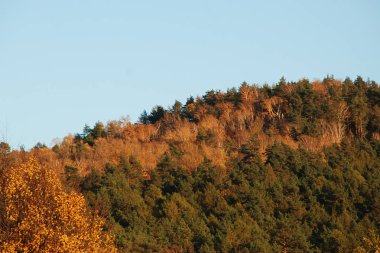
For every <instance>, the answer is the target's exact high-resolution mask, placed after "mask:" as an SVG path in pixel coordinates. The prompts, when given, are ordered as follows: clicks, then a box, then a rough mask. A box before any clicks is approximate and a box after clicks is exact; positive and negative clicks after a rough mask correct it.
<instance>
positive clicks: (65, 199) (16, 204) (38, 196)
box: [0, 158, 116, 252]
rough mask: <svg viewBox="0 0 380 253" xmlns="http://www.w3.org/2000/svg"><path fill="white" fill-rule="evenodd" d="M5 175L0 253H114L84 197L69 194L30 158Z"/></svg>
mask: <svg viewBox="0 0 380 253" xmlns="http://www.w3.org/2000/svg"><path fill="white" fill-rule="evenodd" d="M4 175H5V178H4V180H3V184H2V191H3V196H4V203H5V216H6V217H5V221H4V222H3V223H2V224H1V225H2V228H1V230H2V232H1V234H0V239H1V241H0V249H1V251H2V252H106V251H107V252H116V249H115V248H114V246H113V244H112V238H111V237H110V236H108V235H105V234H103V233H102V226H103V221H102V220H101V219H100V218H98V217H97V216H93V217H91V216H89V213H88V212H87V209H86V204H85V200H84V198H83V196H81V195H80V194H78V193H75V192H71V193H67V192H65V191H64V189H63V187H62V184H61V182H60V181H59V179H58V176H57V175H56V174H55V173H54V172H53V171H52V170H50V169H47V168H44V167H42V166H40V165H39V164H38V162H37V160H36V159H34V158H31V159H29V160H28V161H27V162H26V163H23V164H21V165H18V166H15V167H12V168H9V169H6V171H5V173H4Z"/></svg>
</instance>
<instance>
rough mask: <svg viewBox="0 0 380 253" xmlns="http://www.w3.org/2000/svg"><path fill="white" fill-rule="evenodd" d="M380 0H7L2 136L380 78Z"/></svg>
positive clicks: (0, 45)
mask: <svg viewBox="0 0 380 253" xmlns="http://www.w3.org/2000/svg"><path fill="white" fill-rule="evenodd" d="M379 62H380V1H378V0H371V1H370V0H360V1H359V0H356V1H351V0H344V1H343V0H319V1H312V0H302V1H301V0H299V1H297V0H278V1H222V0H215V1H211V0H210V1H207V0H199V1H194V0H193V1H178V0H176V1H164V0H161V1H126V0H124V1H113V0H107V1H105V0H103V1H95V0H91V1H90V0H64V1H51V0H46V1H39V0H34V1H6V0H0V88H1V90H0V135H1V136H0V137H1V139H2V140H7V141H8V142H9V143H10V144H11V145H12V147H14V148H17V147H19V145H22V144H23V145H25V146H26V148H30V147H32V146H33V145H34V144H35V143H36V142H38V141H41V142H44V143H46V144H47V145H50V144H51V140H52V139H53V138H56V137H59V138H62V137H64V136H65V135H67V134H68V133H76V132H81V131H82V129H83V126H84V125H85V124H86V123H87V124H89V125H91V126H92V125H93V124H94V123H95V122H96V121H98V120H100V121H103V122H106V121H108V120H112V119H118V118H119V117H121V116H125V115H130V117H131V119H132V121H135V120H137V118H138V116H139V115H140V113H141V112H142V111H143V110H144V109H147V111H150V109H151V108H152V107H153V106H154V105H156V104H160V105H163V106H169V105H171V104H173V102H174V100H175V99H178V100H180V101H182V102H184V101H185V99H186V98H187V97H189V96H190V95H194V96H196V95H203V93H204V92H205V91H207V90H209V89H221V90H226V89H227V88H229V87H233V86H238V85H239V84H240V83H241V82H243V81H247V82H249V83H259V84H263V83H265V82H267V83H269V84H271V83H274V82H277V81H278V80H279V79H280V77H281V76H285V78H286V79H287V80H298V79H300V78H303V77H307V78H309V79H310V80H313V79H322V78H323V77H325V76H326V75H327V74H333V75H334V76H335V77H336V78H341V79H344V78H345V77H346V76H349V77H351V78H355V77H356V76H357V75H361V76H363V77H364V78H365V79H367V78H370V79H371V80H375V81H377V82H379V81H380V64H379Z"/></svg>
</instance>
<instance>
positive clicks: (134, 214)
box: [0, 76, 380, 252]
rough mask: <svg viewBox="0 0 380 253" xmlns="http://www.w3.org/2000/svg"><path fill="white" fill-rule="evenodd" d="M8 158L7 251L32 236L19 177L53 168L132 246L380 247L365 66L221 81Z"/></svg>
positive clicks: (372, 115) (377, 109) (374, 120)
mask: <svg viewBox="0 0 380 253" xmlns="http://www.w3.org/2000/svg"><path fill="white" fill-rule="evenodd" d="M0 156H1V157H0V161H1V167H0V168H1V170H0V172H1V182H2V185H1V188H2V194H1V196H0V197H1V198H0V216H1V219H0V225H1V226H2V231H3V232H2V233H1V234H0V236H1V237H0V239H1V244H0V247H3V249H8V248H7V247H8V246H9V244H12V243H13V244H15V245H16V244H17V243H18V244H17V245H18V246H15V247H14V249H15V250H16V249H17V247H21V246H19V245H23V244H22V243H23V242H24V241H26V242H27V241H28V240H29V239H28V240H27V239H25V238H23V239H22V240H21V239H20V238H19V237H17V235H16V234H17V233H19V232H17V233H16V232H15V231H21V230H17V229H20V224H21V223H22V222H21V221H20V222H21V223H17V222H18V221H17V220H14V219H11V218H10V217H11V214H10V210H12V208H9V203H11V201H10V199H12V197H13V195H12V194H10V193H9V191H7V189H8V188H7V187H11V185H12V184H10V182H13V181H12V180H13V179H14V178H15V177H16V176H17V175H20V174H22V173H25V171H27V169H20V168H21V167H22V166H24V167H25V166H26V168H29V167H31V168H35V170H37V169H36V167H38V166H40V167H42V168H48V169H49V170H51V171H52V173H53V174H55V175H56V176H57V178H59V180H60V183H61V184H62V186H60V187H59V189H58V190H57V194H58V196H61V195H62V194H63V195H62V196H65V198H67V199H68V201H69V202H70V201H74V200H71V198H75V196H78V198H80V197H81V196H84V200H83V203H86V205H87V206H88V208H89V210H90V212H91V214H90V213H86V212H85V211H83V208H84V207H83V205H84V204H83V205H82V206H80V207H78V208H79V209H80V210H82V211H80V212H79V213H81V215H82V216H81V217H85V218H81V219H82V220H86V222H85V223H86V224H87V223H89V222H90V221H87V219H89V217H90V216H93V217H98V218H99V220H101V221H102V222H99V223H96V224H98V225H96V226H102V227H103V230H102V231H101V232H99V231H98V232H97V233H98V238H103V239H101V241H103V242H105V243H104V245H108V246H107V247H110V248H112V247H113V246H112V245H111V244H112V243H110V241H111V240H110V238H111V237H109V235H111V236H112V238H113V239H112V240H114V242H115V245H116V247H117V248H118V250H120V251H122V252H127V251H131V252H376V250H380V87H379V85H378V84H377V83H376V82H373V81H364V80H363V79H362V78H361V77H358V78H357V79H356V80H354V81H352V80H350V79H346V80H344V81H340V80H335V79H334V78H332V77H329V76H328V77H326V78H325V79H324V80H323V81H313V82H310V81H309V80H307V79H302V80H300V81H298V82H286V80H285V79H281V80H280V81H279V82H278V83H277V84H275V85H273V86H268V85H264V86H258V85H249V84H247V83H243V84H241V85H240V86H239V87H238V88H232V89H229V90H227V91H226V92H222V91H213V90H211V91H208V92H206V94H205V95H203V96H202V97H196V98H193V97H190V98H188V99H187V101H186V102H185V103H183V104H182V103H181V102H179V101H176V102H175V103H174V104H173V106H171V107H170V108H164V107H162V106H156V107H154V108H153V109H152V110H151V112H149V113H148V112H143V113H142V114H141V117H140V119H139V122H138V123H131V122H129V121H128V120H127V119H120V120H115V121H111V122H108V123H106V124H103V123H101V122H98V123H96V124H95V126H93V127H90V126H85V127H84V130H83V133H79V134H76V135H68V136H66V137H65V138H63V140H62V142H61V143H59V144H57V145H55V146H54V147H53V148H51V149H49V148H47V147H45V146H44V145H36V147H35V148H33V149H32V150H30V151H23V150H21V151H12V152H11V151H10V149H9V146H7V145H6V143H2V146H1V147H0ZM31 159H32V162H31ZM36 163H37V164H38V165H36ZM31 164H32V165H31ZM20 166H21V167H20ZM28 166H29V167H28ZM24 167H22V168H24ZM15 168H18V169H15ZM33 171H34V170H33ZM37 171H38V170H37ZM12 173H15V175H16V176H14V177H12V178H11V177H10V175H13V174H12ZM33 173H34V172H33ZM35 173H37V172H35ZM44 173H45V172H44ZM49 173H50V172H49ZM22 175H24V174H22ZM28 175H29V174H28ZM43 175H45V174H43ZM48 175H50V174H48ZM43 177H44V176H42V178H43ZM20 178H22V179H19V181H20V180H21V181H22V180H26V181H25V184H28V182H29V181H28V180H27V179H25V178H29V177H26V176H21V177H20ZM49 178H50V176H49ZM35 180H37V181H36V182H34V185H35V184H37V185H38V184H39V181H38V180H39V179H35ZM57 180H58V179H57ZM53 181H54V180H53ZM49 182H50V181H49ZM54 182H55V181H54ZM60 183H57V182H55V183H54V185H57V184H60ZM41 184H42V185H44V184H45V181H41ZM46 185H47V186H49V185H48V184H46ZM49 187H50V186H49ZM62 192H63V193H62ZM9 194H10V195H9ZM65 194H66V195H67V194H68V195H67V196H66V195H65ZM70 194H72V195H73V196H71V195H70ZM20 196H23V195H20ZM28 196H29V195H28ZM70 196H71V197H70ZM53 199H56V197H54V198H53ZM84 201H85V202H84ZM32 202H33V201H32ZM69 202H68V203H69ZM74 202H75V201H74ZM27 203H28V202H27ZM33 203H34V202H33ZM49 203H50V202H49ZM70 203H71V202H70ZM56 205H58V204H54V206H56ZM58 206H59V205H58ZM25 208H26V210H27V211H26V212H25V214H23V215H25V217H26V218H25V217H24V218H25V219H26V220H27V218H28V217H27V215H30V212H29V211H30V210H29V207H28V205H27V204H26V207H25ZM38 208H42V209H43V208H44V207H43V205H42V206H41V207H38ZM38 208H37V209H38ZM38 210H40V209H38ZM60 215H61V213H60ZM63 216H64V215H63ZM63 216H62V217H63ZM54 217H55V216H54ZM62 219H63V218H62ZM78 219H79V218H78ZM22 224H23V223H22ZM38 224H39V223H38ZM49 224H50V223H49ZM99 224H102V225H99ZM49 226H50V225H49ZM78 226H82V227H83V226H84V225H78ZM84 227H85V226H84ZM90 227H91V226H90ZM89 229H90V228H89ZM12 231H13V232H12ZM88 231H89V230H88ZM88 231H87V232H88ZM12 233H13V234H12ZM88 233H90V234H91V233H93V232H88ZM11 234H12V235H11ZM43 236H44V235H41V237H42V238H44V237H43ZM57 240H58V239H57ZM86 240H89V239H88V238H87V239H86ZM99 240H100V239H99ZM53 241H54V240H52V242H53ZM35 244H36V245H37V246H36V248H34V249H35V250H38V251H43V250H45V248H43V247H44V244H43V242H40V244H38V242H35ZM100 244H101V242H100V241H96V242H93V245H95V246H93V247H94V248H96V247H99V248H102V247H104V248H106V247H105V246H104V245H103V246H99V245H100ZM7 245H8V246H7ZM110 245H111V246H110ZM38 247H40V248H38ZM46 250H47V249H46Z"/></svg>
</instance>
